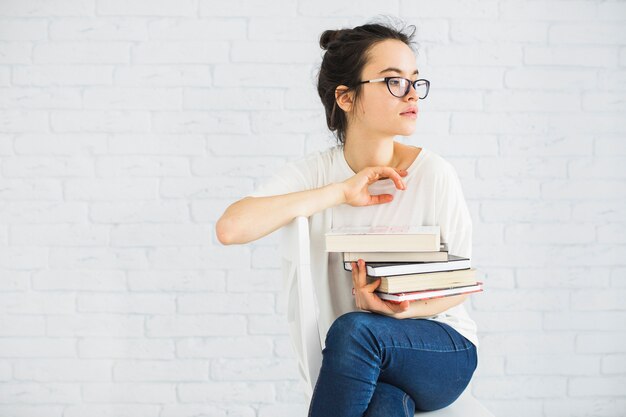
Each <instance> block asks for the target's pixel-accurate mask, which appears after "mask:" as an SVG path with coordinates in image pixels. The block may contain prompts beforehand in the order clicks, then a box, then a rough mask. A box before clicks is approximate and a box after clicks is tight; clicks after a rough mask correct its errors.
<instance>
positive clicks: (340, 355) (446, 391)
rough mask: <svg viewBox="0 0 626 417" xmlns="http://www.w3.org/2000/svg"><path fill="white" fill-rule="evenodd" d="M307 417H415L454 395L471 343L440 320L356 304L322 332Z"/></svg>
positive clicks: (472, 352) (468, 371) (470, 369)
mask: <svg viewBox="0 0 626 417" xmlns="http://www.w3.org/2000/svg"><path fill="white" fill-rule="evenodd" d="M322 353H323V360H322V368H321V370H320V374H319V378H318V380H317V384H316V385H315V389H314V390H313V396H312V398H311V405H310V407H309V417H330V416H332V417H363V416H365V417H383V416H384V417H407V416H410V417H413V414H414V413H415V410H416V409H417V410H422V411H428V410H437V409H439V408H443V407H446V406H448V405H450V404H452V403H453V402H454V400H456V399H457V398H458V397H459V395H461V393H462V392H463V391H464V390H465V388H466V387H467V385H468V384H469V381H470V379H471V378H472V375H473V374H474V370H475V369H476V366H477V365H478V357H477V354H476V347H475V346H474V344H473V343H472V342H470V341H469V340H467V339H466V338H465V337H463V336H462V335H461V334H459V333H458V332H457V331H456V330H454V329H453V328H452V327H450V326H449V325H447V324H445V323H440V322H437V321H434V320H426V319H402V320H401V319H395V318H393V317H389V316H384V315H382V314H376V313H370V312H365V311H353V312H350V313H346V314H344V315H342V316H341V317H339V318H337V319H336V320H335V321H334V323H333V324H332V326H331V327H330V329H329V330H328V334H327V335H326V347H325V348H324V350H323V351H322Z"/></svg>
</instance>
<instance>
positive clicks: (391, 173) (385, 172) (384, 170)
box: [374, 167, 406, 190]
mask: <svg viewBox="0 0 626 417" xmlns="http://www.w3.org/2000/svg"><path fill="white" fill-rule="evenodd" d="M374 172H376V173H377V174H378V175H380V176H386V177H387V178H390V179H391V180H392V181H393V182H394V184H395V185H396V188H397V189H399V190H404V189H406V186H405V184H404V181H402V177H401V176H400V174H398V172H397V171H396V170H395V169H393V168H391V167H374Z"/></svg>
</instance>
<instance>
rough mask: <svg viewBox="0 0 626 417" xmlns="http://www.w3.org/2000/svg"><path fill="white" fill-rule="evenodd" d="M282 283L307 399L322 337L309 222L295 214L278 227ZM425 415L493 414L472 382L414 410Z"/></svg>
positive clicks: (481, 416) (315, 374)
mask: <svg viewBox="0 0 626 417" xmlns="http://www.w3.org/2000/svg"><path fill="white" fill-rule="evenodd" d="M280 232H281V240H280V244H281V254H282V269H283V279H284V281H283V286H284V290H285V291H286V292H287V300H288V306H287V321H288V323H289V333H290V336H291V342H292V346H293V348H294V351H295V353H296V358H297V360H298V367H299V371H300V379H301V382H302V383H303V388H304V392H305V395H306V396H307V398H308V401H311V398H312V395H313V389H314V388H315V384H316V382H317V377H318V375H319V371H320V369H321V366H322V346H324V337H325V335H322V334H321V332H320V326H319V323H318V317H319V307H318V304H317V297H316V294H315V288H314V286H313V280H312V277H311V253H310V239H309V222H308V219H307V218H306V217H303V216H298V217H296V218H295V219H294V220H293V221H291V222H290V223H289V224H287V225H286V226H284V227H283V228H282V229H281V230H280ZM426 414H428V417H494V416H493V414H491V412H489V410H487V409H486V408H485V407H484V406H483V405H482V404H481V403H480V402H479V401H478V400H476V398H474V397H473V396H472V394H471V383H470V385H468V386H467V387H466V389H465V391H463V393H462V394H461V396H460V397H459V398H457V400H456V401H455V402H454V403H453V404H452V405H450V406H448V407H445V408H443V409H441V410H436V411H428V412H416V413H415V416H422V415H424V417H425V415H426Z"/></svg>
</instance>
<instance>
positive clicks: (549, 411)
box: [543, 397, 626, 417]
mask: <svg viewBox="0 0 626 417" xmlns="http://www.w3.org/2000/svg"><path fill="white" fill-rule="evenodd" d="M543 409H544V415H545V416H546V417H558V416H570V417H587V416H619V415H620V414H622V413H623V411H624V410H625V409H626V400H621V399H617V400H616V399H615V398H607V397H604V398H602V397H595V398H584V399H580V398H578V399H577V398H571V397H567V398H563V399H547V400H545V401H544V408H543Z"/></svg>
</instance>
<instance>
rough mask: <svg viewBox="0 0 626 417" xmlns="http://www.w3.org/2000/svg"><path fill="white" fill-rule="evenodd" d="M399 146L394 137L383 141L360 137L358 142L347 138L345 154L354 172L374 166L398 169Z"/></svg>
mask: <svg viewBox="0 0 626 417" xmlns="http://www.w3.org/2000/svg"><path fill="white" fill-rule="evenodd" d="M399 146H400V145H399V144H398V143H397V142H395V141H394V140H393V137H389V138H383V139H381V138H371V139H368V138H364V137H360V138H359V139H358V140H354V139H351V138H350V137H347V138H346V142H345V145H344V148H343V153H344V157H345V158H346V162H347V163H348V165H349V166H350V168H351V169H352V171H354V172H360V171H361V170H362V169H363V168H367V167H373V166H384V167H393V168H397V167H398V164H400V161H401V152H400V150H399Z"/></svg>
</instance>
